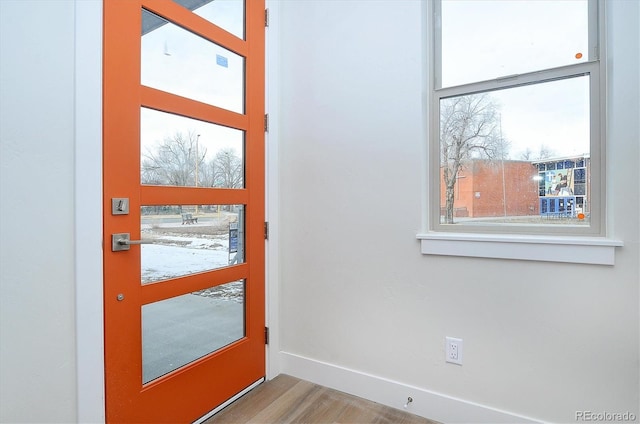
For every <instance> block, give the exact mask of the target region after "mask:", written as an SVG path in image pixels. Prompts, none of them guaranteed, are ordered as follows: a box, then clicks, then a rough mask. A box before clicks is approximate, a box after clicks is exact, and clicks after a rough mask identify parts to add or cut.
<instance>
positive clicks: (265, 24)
mask: <svg viewBox="0 0 640 424" xmlns="http://www.w3.org/2000/svg"><path fill="white" fill-rule="evenodd" d="M264 26H265V28H269V9H264Z"/></svg>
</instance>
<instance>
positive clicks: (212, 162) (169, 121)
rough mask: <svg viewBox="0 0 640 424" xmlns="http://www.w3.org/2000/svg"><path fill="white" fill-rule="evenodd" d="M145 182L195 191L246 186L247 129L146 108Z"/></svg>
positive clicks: (142, 171)
mask: <svg viewBox="0 0 640 424" xmlns="http://www.w3.org/2000/svg"><path fill="white" fill-rule="evenodd" d="M140 154H141V158H140V181H141V182H142V184H152V185H174V186H189V187H216V188H243V187H244V131H242V130H237V129H235V128H229V127H223V126H221V125H216V124H211V123H208V122H204V121H198V120H196V119H190V118H185V117H183V116H179V115H173V114H170V113H165V112H160V111H157V110H153V109H148V108H141V109H140Z"/></svg>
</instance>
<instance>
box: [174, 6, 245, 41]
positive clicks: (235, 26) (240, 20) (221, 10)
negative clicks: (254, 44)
mask: <svg viewBox="0 0 640 424" xmlns="http://www.w3.org/2000/svg"><path fill="white" fill-rule="evenodd" d="M174 1H175V2H176V3H178V4H181V5H182V6H184V7H186V8H187V9H189V10H191V11H193V13H195V14H196V15H199V16H201V17H203V18H205V19H206V20H208V21H209V22H211V23H214V24H216V25H217V26H219V27H220V28H222V29H224V30H227V31H228V32H230V33H231V34H233V35H235V36H236V37H238V38H243V39H244V0H174Z"/></svg>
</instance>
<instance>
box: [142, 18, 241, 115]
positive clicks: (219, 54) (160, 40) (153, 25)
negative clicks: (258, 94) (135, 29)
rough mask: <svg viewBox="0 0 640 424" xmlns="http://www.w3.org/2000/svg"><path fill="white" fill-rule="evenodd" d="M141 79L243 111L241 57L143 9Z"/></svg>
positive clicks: (163, 87)
mask: <svg viewBox="0 0 640 424" xmlns="http://www.w3.org/2000/svg"><path fill="white" fill-rule="evenodd" d="M140 81H141V83H142V85H146V86H148V87H152V88H156V89H158V90H163V91H166V92H168V93H172V94H177V95H179V96H182V97H187V98H189V99H193V100H197V101H200V102H203V103H208V104H211V105H214V106H218V107H221V108H224V109H228V110H231V111H233V112H238V113H244V58H243V57H242V56H239V55H237V54H235V53H233V52H231V51H230V50H227V49H225V48H224V47H221V46H219V45H217V44H215V43H212V42H211V41H208V40H206V39H204V38H202V37H200V36H198V35H196V34H194V33H192V32H189V31H187V30H185V29H183V28H181V27H179V26H177V25H175V24H173V23H171V22H169V21H167V20H165V19H163V18H161V17H159V16H157V15H154V14H153V13H151V12H148V11H146V10H144V9H143V11H142V44H141V75H140Z"/></svg>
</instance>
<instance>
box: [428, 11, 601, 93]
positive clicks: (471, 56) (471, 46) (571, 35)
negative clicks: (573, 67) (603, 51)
mask: <svg viewBox="0 0 640 424" xmlns="http://www.w3.org/2000/svg"><path fill="white" fill-rule="evenodd" d="M587 3H588V2H587V0H554V1H537V0H536V1H531V0H519V1H503V0H442V82H441V84H439V86H441V87H450V86H454V85H460V84H466V83H471V82H478V81H484V80H490V79H494V78H498V77H502V76H508V75H514V74H521V73H526V72H532V71H536V70H542V69H549V68H554V67H558V66H564V65H570V64H574V63H580V62H584V61H586V60H588V46H589V44H588V4H587Z"/></svg>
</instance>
